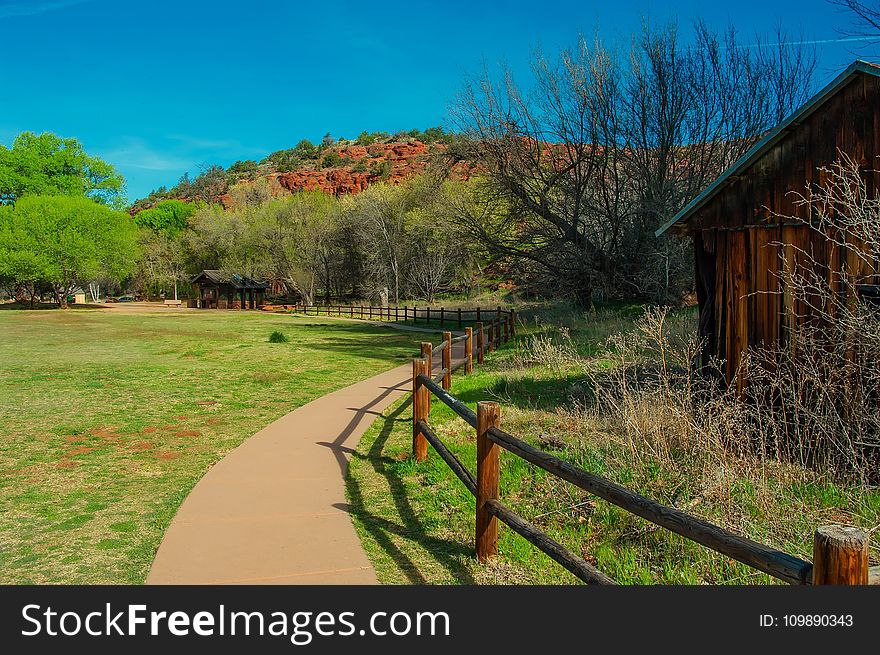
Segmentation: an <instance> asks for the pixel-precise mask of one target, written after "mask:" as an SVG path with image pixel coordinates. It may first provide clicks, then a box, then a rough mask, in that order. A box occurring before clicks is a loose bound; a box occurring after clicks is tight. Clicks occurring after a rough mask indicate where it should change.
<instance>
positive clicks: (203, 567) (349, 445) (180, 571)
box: [147, 344, 463, 584]
mask: <svg viewBox="0 0 880 655" xmlns="http://www.w3.org/2000/svg"><path fill="white" fill-rule="evenodd" d="M456 345H457V346H459V345H461V344H456ZM455 354H456V355H458V356H463V348H462V349H461V353H459V352H456V353H455ZM437 360H439V357H437V358H435V369H437V368H439V363H438V362H437ZM411 378H412V365H411V364H406V365H404V366H400V367H398V368H395V369H393V370H391V371H388V372H386V373H382V374H380V375H377V376H375V377H372V378H370V379H368V380H364V381H362V382H358V383H356V384H353V385H351V386H349V387H346V388H344V389H340V390H339V391H335V392H333V393H330V394H327V395H326V396H322V397H321V398H318V399H317V400H314V401H312V402H310V403H308V404H307V405H303V406H302V407H300V408H299V409H296V410H294V411H292V412H290V413H289V414H287V415H285V416H283V417H282V418H280V419H278V420H277V421H275V422H274V423H272V424H271V425H269V426H267V427H265V428H263V429H262V430H260V431H259V432H258V433H257V434H255V435H254V436H253V437H251V438H250V439H248V440H247V441H245V442H244V443H243V444H242V445H241V446H239V447H238V448H236V449H235V450H233V451H232V452H230V453H229V454H228V455H227V456H226V457H225V458H223V459H222V460H221V461H220V462H218V463H217V464H216V465H215V466H213V467H212V468H211V469H210V470H209V471H208V473H207V474H206V475H205V477H203V478H202V479H201V480H200V481H199V482H198V484H196V486H195V487H194V488H193V490H192V492H190V494H189V496H187V498H186V500H184V502H183V504H182V505H181V506H180V509H179V510H178V512H177V515H176V516H175V517H174V520H173V521H172V522H171V525H170V526H169V528H168V530H167V531H166V533H165V536H164V538H163V540H162V543H161V545H160V546H159V551H158V552H157V553H156V558H155V560H154V561H153V566H152V568H151V569H150V573H149V575H148V576H147V584H376V583H377V580H376V574H375V572H374V571H373V568H372V566H371V565H370V562H369V560H368V559H367V556H366V554H365V553H364V551H363V548H362V547H361V543H360V539H358V536H357V533H356V532H355V529H354V526H353V525H352V522H351V518H350V517H349V515H348V506H347V504H346V500H345V483H344V479H345V473H346V469H347V467H348V460H349V458H350V454H351V453H352V452H353V449H354V448H355V447H356V446H357V443H358V441H359V440H360V437H361V435H362V434H363V433H364V432H365V431H366V429H367V428H368V427H369V426H370V424H371V423H372V422H373V421H374V420H375V418H376V417H377V416H379V415H380V414H381V412H382V410H384V409H385V408H386V407H388V405H390V404H391V403H393V402H394V401H395V400H397V399H398V398H399V397H400V396H402V395H404V394H405V393H407V392H408V391H409V389H410V386H411Z"/></svg>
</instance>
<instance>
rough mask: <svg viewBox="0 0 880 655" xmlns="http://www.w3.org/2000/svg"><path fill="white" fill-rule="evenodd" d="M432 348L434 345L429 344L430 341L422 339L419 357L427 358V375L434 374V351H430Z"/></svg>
mask: <svg viewBox="0 0 880 655" xmlns="http://www.w3.org/2000/svg"><path fill="white" fill-rule="evenodd" d="M433 349H434V346H432V345H431V342H430V341H422V354H421V358H422V359H424V360H427V362H428V373H427V375H428V377H429V378H430V377H433V376H434V353H433V352H431V351H432V350H433Z"/></svg>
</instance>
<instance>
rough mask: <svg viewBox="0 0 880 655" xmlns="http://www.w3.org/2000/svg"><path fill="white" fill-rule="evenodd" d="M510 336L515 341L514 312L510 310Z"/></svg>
mask: <svg viewBox="0 0 880 655" xmlns="http://www.w3.org/2000/svg"><path fill="white" fill-rule="evenodd" d="M510 336H511V337H512V338H513V339H516V312H515V311H514V310H512V309H511V310H510Z"/></svg>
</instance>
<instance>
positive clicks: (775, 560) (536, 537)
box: [412, 321, 880, 585]
mask: <svg viewBox="0 0 880 655" xmlns="http://www.w3.org/2000/svg"><path fill="white" fill-rule="evenodd" d="M496 333H497V331H496ZM506 334H507V338H510V337H511V336H512V335H513V334H514V327H513V322H512V321H511V329H510V331H509V332H506ZM473 338H474V334H473V330H472V328H470V327H469V328H467V330H466V332H465V334H464V335H462V336H459V337H456V338H453V337H452V335H451V333H450V332H444V334H443V341H442V342H441V343H440V344H439V345H437V346H432V344H430V343H427V342H425V343H422V349H421V356H420V357H419V358H417V359H414V360H413V364H412V366H413V368H412V407H413V418H412V428H413V440H412V452H413V456H414V457H415V459H416V461H419V462H421V461H424V460H425V459H426V458H427V457H428V444H430V445H431V446H433V447H434V450H436V451H437V454H438V455H439V456H440V458H441V459H442V460H443V461H444V462H445V463H446V464H447V465H448V466H449V468H450V469H451V470H452V472H453V473H454V474H455V475H456V477H458V479H459V480H460V481H461V483H462V484H463V485H464V486H465V487H466V488H467V490H468V491H470V493H471V494H472V495H473V496H474V497H475V499H476V516H475V529H474V542H475V550H476V555H477V558H478V559H479V560H480V561H486V560H488V559H490V558H492V557H495V556H496V555H497V554H498V523H499V521H500V522H501V523H504V524H505V525H507V526H508V527H510V528H511V529H513V530H514V531H515V532H517V533H519V534H520V535H521V536H522V537H524V538H525V539H526V540H528V541H529V542H530V543H532V544H533V545H534V546H536V547H537V548H538V549H539V550H541V551H543V552H544V553H546V554H547V555H548V556H550V557H551V558H552V559H554V560H555V561H556V562H558V563H559V564H561V565H562V566H564V567H565V568H566V569H568V570H569V571H570V572H571V573H573V574H574V575H575V576H577V577H578V578H580V579H581V580H583V581H584V582H586V583H588V584H606V585H612V584H616V582H615V581H614V580H613V579H612V578H610V577H609V576H608V575H606V574H605V573H603V572H602V571H600V570H599V569H597V568H596V567H595V566H594V565H592V564H590V563H589V562H587V561H586V560H585V559H583V558H582V557H579V556H578V555H576V554H574V553H573V552H571V551H570V550H569V549H568V548H566V547H565V546H563V545H562V544H560V543H559V542H557V541H555V540H554V539H552V538H551V537H550V536H549V535H547V534H546V533H545V532H543V531H542V530H541V529H540V528H538V527H537V526H535V525H534V524H532V523H531V522H529V521H527V520H526V519H524V518H523V517H521V516H519V515H518V514H517V513H516V512H515V511H514V510H513V509H511V508H510V507H508V506H507V505H505V504H504V503H503V502H502V501H501V499H500V485H499V479H500V453H501V450H502V449H504V450H506V451H507V452H509V453H512V454H513V455H516V456H517V457H520V458H522V459H524V460H526V461H527V462H529V463H531V464H533V465H534V466H537V467H539V468H541V469H543V470H545V471H547V472H548V473H550V474H552V475H555V476H556V477H558V478H560V479H562V480H566V481H567V482H570V483H571V484H573V485H575V486H576V487H579V488H581V489H583V490H584V491H587V492H589V493H592V494H594V495H596V496H598V497H600V498H602V499H604V500H606V501H608V502H610V503H612V504H614V505H616V506H618V507H620V508H622V509H624V510H626V511H628V512H630V513H632V514H635V515H637V516H640V517H642V518H643V519H646V520H648V521H650V522H652V523H654V524H655V525H658V526H660V527H662V528H665V529H667V530H669V531H671V532H674V533H676V534H679V535H681V536H683V537H685V538H686V539H689V540H691V541H694V542H696V543H699V544H702V545H703V546H706V547H707V548H711V549H712V550H714V551H716V552H718V553H721V554H723V555H726V556H728V557H731V558H733V559H735V560H737V561H739V562H742V563H743V564H746V565H748V566H750V567H752V568H754V569H757V570H758V571H762V572H763V573H766V574H768V575H770V576H773V577H774V578H777V579H779V580H782V581H784V582H787V583H789V584H793V585H810V584H814V585H832V584H834V585H864V584H880V567H874V568H870V567H869V559H868V545H869V538H868V536H867V535H866V534H865V532H863V531H862V530H860V529H858V528H854V527H850V526H840V525H826V526H820V527H819V528H817V529H816V531H815V534H814V537H813V561H812V562H808V561H806V560H804V559H801V558H800V557H797V556H795V555H790V554H788V553H785V552H783V551H780V550H777V549H775V548H772V547H770V546H766V545H764V544H761V543H758V542H756V541H752V540H751V539H748V538H746V537H742V536H740V535H738V534H735V533H733V532H730V531H729V530H726V529H725V528H722V527H720V526H717V525H714V524H712V523H709V522H708V521H704V520H703V519H700V518H697V517H696V516H692V515H690V514H688V513H687V512H684V511H682V510H680V509H677V508H675V507H668V506H665V505H662V504H660V503H658V502H656V501H654V500H651V499H650V498H646V497H645V496H642V495H640V494H637V493H635V492H634V491H631V490H629V489H627V488H625V487H623V486H621V485H619V484H616V483H614V482H612V481H610V480H607V479H606V478H603V477H602V476H600V475H596V474H595V473H590V472H589V471H586V470H584V469H582V468H579V467H577V466H574V465H573V464H571V463H569V462H566V461H564V460H562V459H559V458H558V457H555V456H553V455H550V454H548V453H546V452H544V451H542V450H539V449H537V448H535V447H533V446H531V445H530V444H528V443H526V442H525V441H523V440H522V439H519V438H517V437H515V436H513V435H512V434H509V433H507V432H505V431H504V430H502V429H501V409H500V407H499V405H498V403H494V402H478V403H477V411H476V412H474V411H473V410H472V409H470V408H469V407H468V406H466V405H465V404H464V403H463V402H461V401H460V400H458V399H457V398H455V397H454V396H453V395H451V394H450V393H449V388H450V386H451V375H452V373H453V372H454V371H457V370H458V369H460V368H461V367H464V369H465V372H466V373H469V372H470V371H471V370H473V354H474V353H473V350H474V349H473ZM459 341H464V342H465V349H464V350H465V357H464V359H463V360H461V361H459V362H458V363H456V364H455V365H453V363H452V354H451V353H452V347H453V344H455V343H458V342H459ZM477 349H478V350H477V351H478V353H479V356H480V361H482V339H479V340H478V341H477ZM438 352H439V353H440V354H441V355H442V362H441V365H440V370H439V372H437V373H435V372H434V370H433V357H434V355H436V354H437V353H438ZM438 382H439V383H440V384H438ZM432 398H437V399H438V400H440V401H441V402H442V403H443V404H445V405H446V406H448V407H449V408H450V409H451V410H452V411H453V412H455V414H457V415H458V416H459V417H460V418H461V419H463V420H464V421H465V422H466V423H467V424H468V425H470V426H471V427H472V428H473V429H474V430H475V431H476V441H477V461H476V475H474V474H473V473H471V471H470V470H469V469H468V468H467V467H466V466H465V465H464V464H463V463H462V462H461V461H459V459H458V458H457V457H456V456H455V455H454V454H453V453H452V452H451V451H450V450H449V449H448V448H447V447H446V445H445V444H444V443H443V441H442V440H441V439H440V438H439V437H438V436H437V434H436V433H435V432H434V431H433V430H432V429H431V426H430V423H429V418H430V414H431V399H432Z"/></svg>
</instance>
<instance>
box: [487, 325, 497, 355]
mask: <svg viewBox="0 0 880 655" xmlns="http://www.w3.org/2000/svg"><path fill="white" fill-rule="evenodd" d="M488 337H489V338H488V339H487V344H486V345H487V346H488V347H489V352H492V351H493V350H495V322H494V321H493V322H491V323H489V334H488Z"/></svg>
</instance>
